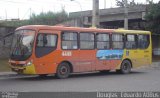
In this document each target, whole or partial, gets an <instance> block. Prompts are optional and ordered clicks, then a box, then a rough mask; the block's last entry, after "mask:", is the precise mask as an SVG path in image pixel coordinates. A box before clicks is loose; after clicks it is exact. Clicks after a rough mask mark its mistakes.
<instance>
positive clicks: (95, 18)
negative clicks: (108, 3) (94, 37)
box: [92, 0, 99, 27]
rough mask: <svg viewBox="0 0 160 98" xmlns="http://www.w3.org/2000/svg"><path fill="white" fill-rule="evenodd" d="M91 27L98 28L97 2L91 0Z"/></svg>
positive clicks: (96, 0)
mask: <svg viewBox="0 0 160 98" xmlns="http://www.w3.org/2000/svg"><path fill="white" fill-rule="evenodd" d="M92 27H99V0H93V11H92Z"/></svg>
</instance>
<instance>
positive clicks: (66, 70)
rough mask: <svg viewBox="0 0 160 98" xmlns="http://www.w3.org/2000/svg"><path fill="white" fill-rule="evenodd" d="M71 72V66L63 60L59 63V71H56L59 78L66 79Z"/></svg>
mask: <svg viewBox="0 0 160 98" xmlns="http://www.w3.org/2000/svg"><path fill="white" fill-rule="evenodd" d="M70 72H71V68H70V66H69V64H68V63H66V62H62V63H61V64H59V66H58V68H57V71H56V77H57V78H58V79H65V78H68V77H69V75H70Z"/></svg>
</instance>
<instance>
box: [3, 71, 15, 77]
mask: <svg viewBox="0 0 160 98" xmlns="http://www.w3.org/2000/svg"><path fill="white" fill-rule="evenodd" d="M13 75H17V73H15V72H0V77H2V76H3V77H4V76H13Z"/></svg>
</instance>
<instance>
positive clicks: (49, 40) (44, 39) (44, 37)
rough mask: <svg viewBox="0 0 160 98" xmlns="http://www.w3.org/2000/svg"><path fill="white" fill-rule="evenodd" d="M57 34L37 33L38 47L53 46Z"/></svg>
mask: <svg viewBox="0 0 160 98" xmlns="http://www.w3.org/2000/svg"><path fill="white" fill-rule="evenodd" d="M56 40H57V36H56V35H53V34H39V35H38V37H37V46H38V47H55V46H56Z"/></svg>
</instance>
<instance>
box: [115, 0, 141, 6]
mask: <svg viewBox="0 0 160 98" xmlns="http://www.w3.org/2000/svg"><path fill="white" fill-rule="evenodd" d="M116 5H117V6H119V7H124V6H125V4H124V0H116ZM135 5H138V3H136V2H135V0H132V1H128V6H135Z"/></svg>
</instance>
